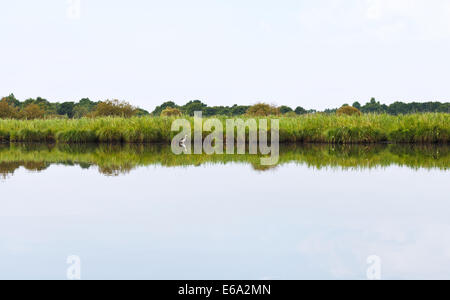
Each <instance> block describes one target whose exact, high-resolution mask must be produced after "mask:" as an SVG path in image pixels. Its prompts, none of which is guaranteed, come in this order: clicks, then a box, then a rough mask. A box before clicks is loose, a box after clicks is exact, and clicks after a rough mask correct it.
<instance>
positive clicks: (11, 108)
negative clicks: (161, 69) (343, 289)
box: [0, 94, 450, 120]
mask: <svg viewBox="0 0 450 300" xmlns="http://www.w3.org/2000/svg"><path fill="white" fill-rule="evenodd" d="M344 107H348V108H345V109H344V110H346V111H348V112H349V111H350V110H352V111H354V112H356V110H353V109H352V108H356V109H357V110H359V111H360V112H361V113H365V114H367V113H374V114H389V115H402V114H415V113H450V103H448V102H447V103H441V102H425V103H418V102H412V103H404V102H395V103H392V104H391V105H386V104H381V103H380V102H379V101H376V100H375V99H373V98H372V99H371V100H370V101H369V102H368V103H366V104H364V105H361V104H360V103H359V102H355V103H353V105H352V106H349V105H344ZM167 109H170V110H168V111H166V115H168V116H173V115H175V116H176V115H179V113H178V112H181V114H182V115H186V116H193V115H194V112H196V111H201V112H202V113H203V116H205V117H209V116H244V115H253V116H265V115H280V114H281V115H284V116H290V117H295V116H297V115H307V114H314V113H317V112H318V111H316V110H313V109H310V110H307V109H305V108H303V107H301V106H298V107H296V108H295V109H293V108H291V107H289V106H285V105H283V106H280V107H275V106H273V105H268V104H264V103H258V104H255V105H253V106H246V105H237V104H235V105H233V106H208V105H207V104H205V103H203V102H201V101H200V100H193V101H189V102H188V103H186V104H185V105H182V106H180V105H178V104H176V103H174V102H171V101H170V102H165V103H163V104H161V105H160V106H158V107H156V108H155V110H154V111H153V112H152V113H151V115H152V116H155V117H159V116H161V114H162V112H163V111H165V110H167ZM174 109H176V110H174ZM169 111H172V112H175V114H167V112H169ZM337 112H338V109H336V108H330V109H326V110H324V111H323V113H325V114H335V113H337ZM341 112H342V109H341ZM147 115H150V114H149V112H147V111H146V110H144V109H141V108H138V107H133V106H132V105H130V104H129V103H127V102H120V101H118V100H106V101H98V102H93V101H91V100H90V99H88V98H84V99H81V100H80V101H79V102H77V103H75V102H63V103H59V102H55V103H52V102H49V101H48V100H46V99H44V98H40V97H38V98H36V99H27V100H25V101H23V102H21V101H19V100H17V99H16V98H15V96H14V95H13V94H11V95H9V96H8V97H4V98H2V99H1V100H0V118H1V119H28V120H30V119H40V118H69V119H72V118H75V119H77V118H82V117H102V116H116V117H132V116H138V117H142V116H147Z"/></svg>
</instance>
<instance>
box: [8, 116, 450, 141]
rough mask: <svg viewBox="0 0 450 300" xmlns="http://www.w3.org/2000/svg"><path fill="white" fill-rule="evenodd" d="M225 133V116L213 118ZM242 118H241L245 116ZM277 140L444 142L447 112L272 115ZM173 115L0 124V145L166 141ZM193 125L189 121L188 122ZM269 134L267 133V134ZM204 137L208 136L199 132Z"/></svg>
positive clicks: (449, 125) (449, 127) (449, 128)
mask: <svg viewBox="0 0 450 300" xmlns="http://www.w3.org/2000/svg"><path fill="white" fill-rule="evenodd" d="M218 118H219V120H221V121H222V124H223V128H224V132H222V133H223V134H224V135H225V134H226V132H225V129H226V120H227V117H218ZM244 118H245V117H244ZM276 118H277V119H279V122H280V126H279V127H280V128H279V134H280V142H294V143H332V144H357V143H378V142H390V143H423V144H428V143H449V142H450V114H445V113H424V114H411V115H401V116H390V115H387V114H363V115H361V116H359V115H357V116H347V115H342V116H338V115H336V114H333V115H327V114H307V115H304V116H298V117H295V118H292V117H285V116H277V117H276ZM175 119H176V117H147V118H139V117H132V118H117V117H116V118H113V117H107V118H100V117H99V118H82V119H72V120H69V119H49V120H28V121H25V120H0V141H5V142H8V141H9V142H59V143H89V142H104V143H170V142H171V140H172V138H173V137H174V135H175V134H176V132H172V130H171V125H172V122H173V120H175ZM187 119H188V120H189V121H190V122H191V127H192V128H194V126H193V121H194V120H193V118H192V117H188V118H187ZM269 132H270V131H269ZM204 134H205V136H206V135H207V134H208V133H204Z"/></svg>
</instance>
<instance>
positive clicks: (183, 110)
mask: <svg viewBox="0 0 450 300" xmlns="http://www.w3.org/2000/svg"><path fill="white" fill-rule="evenodd" d="M347 106H350V105H349V104H344V105H342V107H347ZM342 107H341V108H342ZM351 107H353V108H356V109H357V110H358V111H360V112H361V113H378V114H383V113H385V114H390V115H401V114H413V113H426V112H435V113H439V112H440V113H450V103H448V102H446V103H441V102H425V103H419V102H412V103H404V102H395V103H392V104H390V105H386V104H381V103H380V102H379V101H376V100H375V98H372V99H371V100H370V101H369V102H367V103H366V104H364V105H361V104H360V103H359V102H354V103H353V104H352V105H351ZM168 109H169V110H168ZM339 109H340V108H333V109H326V110H324V111H323V112H322V113H327V114H334V113H337V112H339ZM165 110H166V111H167V112H169V114H170V115H177V114H184V115H189V116H193V115H194V112H196V111H201V112H202V113H203V115H204V116H215V115H225V116H239V115H245V114H251V115H268V114H271V115H292V116H293V115H305V114H311V113H319V112H320V111H317V110H314V109H305V108H303V107H301V106H298V107H296V108H292V107H289V106H285V105H283V106H279V107H277V106H273V105H268V104H263V103H259V104H256V105H253V106H239V105H237V104H235V105H233V106H208V105H206V104H205V103H203V102H201V101H200V100H195V101H190V102H188V103H187V104H185V105H182V106H179V105H177V104H175V103H174V102H165V103H163V104H162V105H160V106H158V107H156V109H155V110H154V111H153V112H152V115H153V116H160V115H161V114H162V113H163V112H164V111H165ZM344 110H345V109H344ZM347 110H348V109H347Z"/></svg>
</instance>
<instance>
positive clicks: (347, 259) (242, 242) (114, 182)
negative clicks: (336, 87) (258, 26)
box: [0, 144, 450, 279]
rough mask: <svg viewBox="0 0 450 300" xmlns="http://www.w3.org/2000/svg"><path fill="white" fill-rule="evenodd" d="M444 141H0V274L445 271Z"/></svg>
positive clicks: (449, 245)
mask: <svg viewBox="0 0 450 300" xmlns="http://www.w3.org/2000/svg"><path fill="white" fill-rule="evenodd" d="M449 170H450V148H449V147H446V146H415V147H413V146H409V145H408V146H398V145H372V146H328V145H327V146H312V145H303V146H301V145H287V146H283V147H281V156H280V163H279V165H278V166H275V167H270V168H268V167H264V166H261V165H260V164H259V157H258V156H239V155H230V156H227V155H217V156H207V155H197V156H194V155H192V156H175V155H173V154H171V152H170V149H169V148H168V147H165V146H157V145H156V146H137V145H127V146H120V145H115V146H108V145H100V146H98V145H97V146H95V145H87V146H67V145H65V146H64V145H62V146H60V145H58V146H55V145H9V144H4V145H0V191H1V200H0V279H66V272H67V268H68V267H69V265H68V264H67V262H66V260H67V257H68V256H71V255H76V256H78V257H79V258H80V259H81V277H82V279H366V271H367V268H368V267H369V265H368V264H367V258H368V257H369V256H373V255H376V256H378V257H379V258H380V259H381V267H382V268H381V271H382V278H383V279H442V278H443V279H450V194H449V192H450V185H449V182H450V172H449Z"/></svg>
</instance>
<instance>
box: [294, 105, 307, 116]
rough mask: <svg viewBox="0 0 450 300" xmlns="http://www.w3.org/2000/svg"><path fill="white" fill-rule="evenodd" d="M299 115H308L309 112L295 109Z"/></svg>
mask: <svg viewBox="0 0 450 300" xmlns="http://www.w3.org/2000/svg"><path fill="white" fill-rule="evenodd" d="M295 113H296V114H297V115H306V114H307V113H308V112H307V111H306V109H304V108H303V107H301V106H299V107H297V108H296V109H295Z"/></svg>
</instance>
